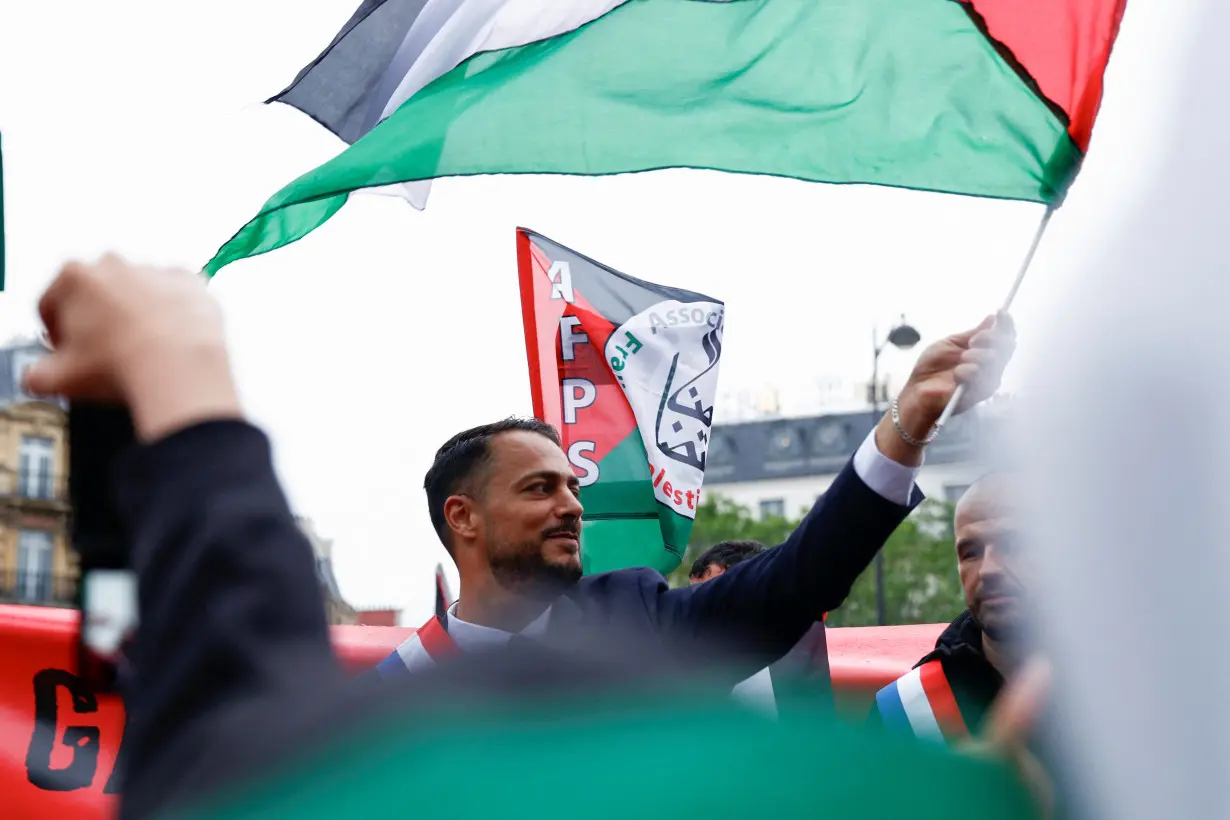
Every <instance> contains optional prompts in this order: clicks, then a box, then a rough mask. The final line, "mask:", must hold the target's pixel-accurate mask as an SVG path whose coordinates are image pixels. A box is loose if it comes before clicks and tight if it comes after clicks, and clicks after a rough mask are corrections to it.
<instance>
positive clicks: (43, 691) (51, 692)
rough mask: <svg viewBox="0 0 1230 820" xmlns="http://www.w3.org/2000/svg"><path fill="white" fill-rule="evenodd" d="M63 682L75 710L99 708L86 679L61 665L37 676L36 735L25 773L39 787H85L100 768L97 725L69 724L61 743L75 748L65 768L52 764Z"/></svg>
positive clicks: (59, 788) (35, 693) (28, 754)
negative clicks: (58, 693) (58, 694)
mask: <svg viewBox="0 0 1230 820" xmlns="http://www.w3.org/2000/svg"><path fill="white" fill-rule="evenodd" d="M61 686H63V687H64V688H65V689H67V690H68V691H69V693H70V694H71V695H72V696H73V712H74V713H76V714H85V713H89V712H97V711H98V700H97V699H96V698H95V697H94V695H93V694H92V693H91V692H90V690H89V689H88V688H87V687H86V685H85V681H83V680H81V678H79V677H77V676H76V675H73V674H71V673H69V672H65V671H64V670H62V669H44V670H43V671H41V672H39V673H38V674H37V675H35V676H34V735H33V737H31V738H30V748H29V749H28V750H27V751H26V777H27V778H28V779H29V780H30V782H31V783H33V784H34V785H35V786H37V787H38V788H40V789H45V790H47V791H52V792H71V791H75V790H77V789H84V788H86V787H87V786H89V785H90V783H91V782H93V780H94V772H95V771H96V770H97V768H98V746H99V734H100V732H99V729H98V727H97V726H68V727H65V729H64V739H63V740H62V741H61V743H62V744H63V745H65V746H67V747H69V748H70V749H72V750H73V760H72V762H71V763H70V764H68V768H66V769H53V768H51V751H52V749H53V748H54V747H55V742H56V733H57V732H58V730H59V722H58V717H59V716H58V715H57V709H56V692H57V690H58V689H59V688H60V687H61Z"/></svg>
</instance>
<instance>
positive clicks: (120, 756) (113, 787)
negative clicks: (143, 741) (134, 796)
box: [103, 719, 128, 794]
mask: <svg viewBox="0 0 1230 820" xmlns="http://www.w3.org/2000/svg"><path fill="white" fill-rule="evenodd" d="M127 737H128V721H127V719H125V721H124V732H123V734H121V735H120V748H119V749H117V750H116V752H115V766H114V767H113V768H112V769H111V776H110V777H108V778H107V785H106V787H105V788H103V794H119V793H120V784H121V783H123V782H124V774H123V771H122V770H123V769H124V766H125V760H126V759H127V757H128V756H127V755H126V754H124V748H125V747H124V740H125V739H126V738H127Z"/></svg>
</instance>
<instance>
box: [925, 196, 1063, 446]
mask: <svg viewBox="0 0 1230 820" xmlns="http://www.w3.org/2000/svg"><path fill="white" fill-rule="evenodd" d="M1054 214H1055V206H1054V205H1048V206H1047V207H1046V213H1044V214H1042V221H1041V222H1039V223H1038V230H1037V231H1035V232H1034V239H1033V242H1031V243H1030V245H1029V251H1028V252H1026V254H1025V259H1024V260H1023V261H1022V262H1021V269H1020V270H1019V271H1017V274H1016V279H1014V280H1013V281H1012V289H1011V290H1009V291H1008V298H1006V299H1004V304H1003V307H1001V308H1000V311H1001V312H1003V313H1006V312H1007V311H1008V309H1009V308H1011V307H1012V300H1013V299H1015V298H1016V292H1017V291H1018V290H1020V289H1021V282H1022V281H1023V280H1024V279H1025V272H1026V271H1028V270H1029V265H1030V263H1031V262H1033V261H1034V254H1035V253H1037V252H1038V245H1039V244H1041V242H1042V234H1044V233H1046V226H1047V225H1049V224H1050V222H1051V217H1052V216H1053V215H1054ZM964 395H965V385H963V384H958V385H957V389H956V390H954V391H952V398H951V399H949V400H948V406H947V407H945V408H944V412H943V413H940V418H939V420H938V421H937V422H936V423H935V433H934V434H933V435H935V436H938V435H939V433H940V430H942V429H943V427H944V425H945V424H947V423H948V420H949V419H950V418H952V414H953V413H954V412H955V411H956V409H957V405H958V404H960V403H961V397H962V396H964Z"/></svg>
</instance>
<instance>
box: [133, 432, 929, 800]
mask: <svg viewBox="0 0 1230 820" xmlns="http://www.w3.org/2000/svg"><path fill="white" fill-rule="evenodd" d="M115 485H116V486H115V491H116V496H117V498H116V501H117V508H118V512H119V514H120V516H121V519H122V521H123V522H124V524H125V526H126V528H127V531H128V533H129V535H130V538H131V542H132V546H133V554H132V560H133V567H134V569H135V570H136V571H137V574H138V578H139V584H140V596H139V617H140V622H141V626H140V629H139V631H138V634H137V638H136V641H135V643H134V646H133V656H132V658H131V660H132V664H131V669H132V674H131V676H130V677H127V679H125V680H124V681H123V682H122V685H123V688H124V695H125V701H126V704H127V708H128V725H127V727H126V734H125V740H124V751H125V755H124V765H123V768H122V769H121V774H120V778H121V782H122V783H123V789H124V792H125V794H124V799H123V801H122V803H121V816H122V817H125V818H135V817H143V816H147V815H148V814H150V813H152V812H154V811H155V810H158V809H161V808H164V807H166V806H167V805H170V804H172V803H174V802H179V801H182V800H185V799H189V798H192V797H197V796H200V795H202V794H205V793H208V792H209V791H211V790H212V789H214V788H215V787H216V786H217V785H218V784H219V783H223V782H226V781H227V780H228V779H231V778H235V777H241V776H245V775H248V774H251V772H252V771H254V770H255V769H256V768H257V767H259V766H260V765H265V764H272V762H273V761H274V760H275V759H277V755H275V754H274V753H273V751H272V750H273V749H274V748H275V747H276V748H282V747H286V748H292V747H293V746H294V745H295V744H294V738H295V736H296V733H310V732H311V731H314V728H313V727H317V726H318V724H320V723H321V722H328V721H330V720H338V719H340V718H339V716H340V715H342V714H344V713H345V709H343V708H341V707H339V705H338V704H339V703H345V704H352V705H354V704H356V703H358V705H357V706H354V708H361V707H362V708H366V704H364V703H363V698H359V700H358V701H356V700H355V696H354V695H353V694H346V693H345V690H347V689H348V688H349V687H348V685H347V683H346V679H345V677H344V676H343V675H342V673H341V671H340V668H339V667H338V665H337V663H336V661H335V659H334V657H333V653H332V647H331V645H330V643H329V635H328V628H327V625H326V620H325V613H324V604H323V600H322V596H321V592H320V587H319V584H318V581H317V577H316V572H315V564H314V559H313V555H312V551H311V547H310V545H309V544H308V543H307V541H306V538H305V537H304V536H303V534H302V533H301V532H300V530H299V528H298V527H297V526H296V524H295V521H294V518H293V516H292V514H291V511H290V508H289V505H288V504H287V502H286V499H285V496H284V495H283V493H282V490H281V488H280V486H279V484H278V481H277V478H276V475H275V473H274V470H273V464H272V456H271V452H270V447H269V442H268V440H267V439H266V437H265V436H264V435H263V434H262V433H261V432H260V431H259V430H257V429H256V428H254V427H252V426H250V425H247V424H244V423H242V422H234V421H227V422H209V423H205V424H199V425H196V426H193V427H191V428H188V429H186V430H182V431H180V432H178V433H175V434H174V435H172V436H169V437H168V438H166V439H163V440H162V441H159V442H156V443H154V444H151V445H148V446H144V447H139V448H137V449H136V451H135V452H133V453H131V454H130V456H129V458H128V459H127V460H126V461H125V462H124V463H121V464H120V465H119V469H118V471H117V475H116V481H115ZM920 500H921V494H920V493H918V492H917V491H915V498H914V499H913V503H914V504H917V503H918V501H920ZM908 512H909V508H908V507H903V506H900V505H897V504H893V503H892V502H889V501H887V500H885V499H884V498H882V497H881V496H879V495H877V494H876V493H875V492H874V491H872V490H871V489H870V488H868V487H867V486H866V485H865V484H864V483H863V482H862V480H861V479H859V478H858V476H857V475H856V474H855V472H854V470H853V468H852V467H851V466H849V465H847V467H846V468H845V469H844V470H843V471H842V472H841V474H840V475H839V476H838V477H837V480H836V481H835V482H834V483H833V485H832V487H831V488H830V489H829V491H828V492H826V493H825V494H824V496H823V497H822V498H821V499H820V500H819V501H818V502H817V504H816V506H815V507H814V508H813V509H812V510H811V512H810V513H809V514H808V515H807V516H806V517H805V518H804V520H803V522H802V523H801V524H800V525H799V527H798V529H797V530H795V532H794V533H792V534H791V536H790V537H789V538H788V539H787V540H786V542H785V543H784V544H782V545H781V547H779V548H778V549H774V550H770V551H768V552H766V553H765V554H763V555H761V556H758V557H757V558H754V559H751V560H749V561H745V562H743V563H742V564H740V565H738V566H737V567H735V568H733V569H732V570H730V571H728V572H727V573H725V574H724V575H723V576H721V577H719V578H716V579H714V580H712V581H709V582H707V583H705V584H700V585H697V586H695V587H689V588H686V589H675V590H672V589H669V588H668V587H667V584H666V582H665V580H664V579H663V578H662V577H661V576H660V575H658V574H657V573H655V572H652V571H650V570H625V571H621V572H611V573H606V574H604V575H598V576H594V577H590V578H585V579H583V580H582V581H581V582H580V583H579V584H577V586H576V587H575V589H573V590H571V591H570V592H568V593H567V594H566V595H565V596H564V598H562V599H561V600H560V601H559V602H557V604H556V608H557V609H558V612H556V611H555V609H553V614H552V618H551V625H550V627H549V630H548V632H549V634H550V636H551V643H553V644H556V645H557V646H558V647H562V648H568V647H572V648H574V649H575V650H576V651H577V652H580V653H585V652H588V653H589V655H590V656H591V657H592V656H593V654H594V652H595V651H599V650H600V651H601V652H602V653H607V652H609V651H614V647H615V646H617V645H619V646H627V647H637V646H640V645H641V644H643V643H644V641H645V640H648V641H649V642H650V646H648V647H645V651H644V652H643V653H642V654H643V655H645V656H647V657H653V658H655V659H657V658H661V659H663V660H662V661H661V663H665V662H666V660H665V659H669V658H671V655H670V653H669V652H666V651H659V650H672V651H678V653H679V655H680V656H682V659H683V661H685V662H686V661H692V660H697V661H702V662H704V660H705V659H706V658H707V657H708V656H709V655H710V652H709V648H708V646H707V644H709V643H710V642H713V641H718V642H721V643H725V644H726V645H728V646H729V647H730V648H731V649H732V650H733V653H734V654H733V664H732V665H730V666H724V667H723V668H724V669H728V670H729V674H731V675H732V676H733V679H734V680H737V679H739V678H742V677H746V676H747V675H748V674H750V673H751V672H754V671H756V670H757V669H760V668H761V667H763V666H765V665H766V664H767V663H769V662H771V661H772V660H775V659H777V658H779V657H781V656H782V655H784V654H786V652H787V651H789V649H790V648H791V647H792V646H793V645H794V644H795V643H796V642H797V641H798V640H799V638H800V637H802V635H803V634H804V633H805V632H806V631H807V630H808V628H809V627H810V626H811V625H812V624H813V623H814V622H815V621H817V620H819V619H820V617H821V615H822V614H823V613H824V612H825V611H828V610H832V609H835V608H836V607H837V606H838V605H840V604H841V602H842V601H843V600H844V599H845V597H846V595H847V594H848V593H849V591H850V587H851V585H852V584H853V583H854V580H855V579H856V578H857V577H858V575H859V574H860V573H861V572H862V570H863V569H864V568H865V567H866V566H867V564H868V563H869V562H870V561H871V559H872V557H873V556H874V554H875V552H876V550H877V549H879V547H880V546H881V544H883V542H884V541H885V539H887V537H888V536H889V534H890V533H891V532H892V531H893V529H895V528H896V526H897V525H898V524H899V523H900V522H901V520H902V519H903V518H904V517H905V516H906V515H907V514H908ZM603 632H606V633H608V634H609V635H611V636H612V637H611V641H610V643H609V644H604V643H603V642H602V641H600V640H596V638H595V636H596V635H599V634H601V633H603ZM625 638H626V639H629V640H628V642H627V643H620V641H622V640H623V639H625ZM638 641H640V642H641V643H640V644H638V643H637V642H638ZM608 646H609V647H610V649H608ZM638 651H639V650H637V649H635V648H633V649H629V651H628V654H631V655H635V654H636V653H637V652H638ZM655 663H658V661H655ZM598 677H601V676H598ZM362 688H363V687H360V689H362ZM349 691H350V692H352V693H353V691H354V689H352V688H350V689H349ZM130 774H131V775H132V776H129V775H130Z"/></svg>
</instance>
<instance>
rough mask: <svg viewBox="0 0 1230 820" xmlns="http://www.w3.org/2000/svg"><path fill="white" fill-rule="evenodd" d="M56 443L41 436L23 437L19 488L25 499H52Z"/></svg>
mask: <svg viewBox="0 0 1230 820" xmlns="http://www.w3.org/2000/svg"><path fill="white" fill-rule="evenodd" d="M54 452H55V442H53V441H52V440H51V439H49V438H40V437H39V436H22V437H21V453H20V462H19V464H18V467H17V488H18V492H20V493H21V495H22V496H24V497H25V498H51V483H52V476H51V464H52V458H53V456H54Z"/></svg>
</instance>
